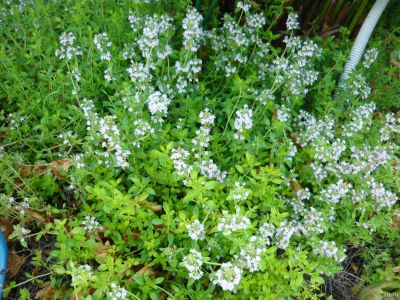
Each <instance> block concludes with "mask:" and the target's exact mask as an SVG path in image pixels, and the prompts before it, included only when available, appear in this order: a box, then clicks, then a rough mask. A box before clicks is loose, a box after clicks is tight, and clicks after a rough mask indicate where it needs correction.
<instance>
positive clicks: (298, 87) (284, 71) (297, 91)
mask: <svg viewBox="0 0 400 300" xmlns="http://www.w3.org/2000/svg"><path fill="white" fill-rule="evenodd" d="M284 41H285V42H286V48H287V49H288V51H287V52H288V57H281V56H278V57H276V58H275V59H274V61H273V62H272V65H271V67H270V70H271V71H272V72H273V73H274V74H275V83H276V84H280V85H282V86H284V88H285V90H284V91H285V94H286V95H287V96H295V97H299V96H304V95H306V94H307V93H308V87H309V86H312V85H313V84H314V83H315V82H316V81H317V79H318V74H319V73H318V72H317V71H315V69H314V63H313V61H314V60H315V59H318V58H319V57H320V56H321V49H320V48H319V47H318V46H317V44H315V43H314V42H312V41H301V40H300V39H298V38H296V37H294V38H286V39H285V40H284Z"/></svg>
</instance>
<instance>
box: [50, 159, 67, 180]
mask: <svg viewBox="0 0 400 300" xmlns="http://www.w3.org/2000/svg"><path fill="white" fill-rule="evenodd" d="M71 165H72V161H71V159H69V158H64V159H61V160H55V161H52V162H51V169H52V171H53V174H54V176H55V177H56V178H57V179H60V180H61V179H64V176H63V175H62V174H61V173H62V170H64V171H65V172H68V169H69V167H71Z"/></svg>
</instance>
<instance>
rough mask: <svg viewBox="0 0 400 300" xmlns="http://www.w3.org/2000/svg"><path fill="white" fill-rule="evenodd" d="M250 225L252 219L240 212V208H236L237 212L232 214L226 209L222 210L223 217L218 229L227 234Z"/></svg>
mask: <svg viewBox="0 0 400 300" xmlns="http://www.w3.org/2000/svg"><path fill="white" fill-rule="evenodd" d="M249 226H250V220H249V218H247V217H246V216H243V215H242V214H241V213H240V210H239V208H236V213H234V214H231V213H229V212H228V211H226V210H223V211H222V217H221V218H219V220H218V225H217V228H218V231H219V232H222V234H223V235H225V236H227V235H230V234H231V233H233V232H235V231H238V230H244V229H246V228H247V227H249Z"/></svg>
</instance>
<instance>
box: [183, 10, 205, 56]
mask: <svg viewBox="0 0 400 300" xmlns="http://www.w3.org/2000/svg"><path fill="white" fill-rule="evenodd" d="M202 20H203V17H202V15H201V14H199V12H198V11H197V10H196V9H194V8H192V9H190V10H189V11H188V12H187V14H186V16H185V18H184V19H183V23H182V27H183V30H184V31H183V45H184V46H185V48H186V50H187V51H191V52H193V53H195V52H197V50H198V49H199V47H200V42H201V40H202V38H203V36H204V32H203V29H202V27H201V21H202Z"/></svg>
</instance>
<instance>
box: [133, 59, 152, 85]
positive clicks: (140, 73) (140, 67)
mask: <svg viewBox="0 0 400 300" xmlns="http://www.w3.org/2000/svg"><path fill="white" fill-rule="evenodd" d="M127 71H128V73H129V77H130V78H131V81H132V82H133V83H134V84H135V85H136V86H137V87H138V88H141V87H142V88H143V89H144V88H145V86H146V85H145V84H144V83H146V82H147V81H150V80H151V73H150V68H149V66H148V65H144V64H143V63H135V62H133V61H132V65H131V66H130V67H129V68H128V69H127Z"/></svg>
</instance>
